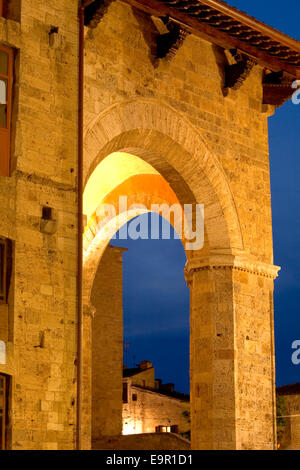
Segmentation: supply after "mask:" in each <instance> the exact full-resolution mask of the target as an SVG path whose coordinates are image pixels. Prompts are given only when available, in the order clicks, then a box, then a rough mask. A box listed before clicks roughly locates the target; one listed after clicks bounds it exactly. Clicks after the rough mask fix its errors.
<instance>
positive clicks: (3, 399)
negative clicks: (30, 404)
mask: <svg viewBox="0 0 300 470" xmlns="http://www.w3.org/2000/svg"><path fill="white" fill-rule="evenodd" d="M7 385H8V384H7V377H6V376H5V375H1V374H0V449H1V450H3V449H5V435H6V422H7V390H8V386H7Z"/></svg>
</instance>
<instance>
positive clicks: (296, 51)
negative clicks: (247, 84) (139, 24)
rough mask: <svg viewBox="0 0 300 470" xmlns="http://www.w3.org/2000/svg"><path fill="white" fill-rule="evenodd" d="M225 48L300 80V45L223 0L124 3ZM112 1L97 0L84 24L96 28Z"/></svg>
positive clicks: (147, 0)
mask: <svg viewBox="0 0 300 470" xmlns="http://www.w3.org/2000/svg"><path fill="white" fill-rule="evenodd" d="M124 1H126V3H129V4H130V5H132V6H134V7H136V8H138V9H140V10H142V11H144V12H146V13H148V14H150V15H153V16H156V17H160V18H166V19H167V22H172V23H174V24H177V25H179V26H180V27H181V28H182V29H183V30H185V31H186V32H187V33H193V34H195V35H198V36H200V37H202V38H203V39H206V40H208V41H210V42H212V43H213V44H217V45H219V46H221V47H223V48H224V49H238V50H239V51H241V52H243V53H244V54H246V55H247V56H249V57H251V58H253V59H255V60H256V61H257V62H258V63H259V64H260V65H261V66H263V67H265V68H267V69H269V70H271V71H273V72H285V73H287V74H289V75H290V76H293V77H299V78H300V42H299V41H297V40H295V39H292V38H290V37H289V36H287V35H285V34H283V33H282V32H280V31H277V30H276V29H274V28H272V27H270V26H267V25H266V24H264V23H263V22H261V21H258V20H256V19H255V18H253V17H252V16H249V15H247V14H246V13H243V12H241V11H239V10H238V9H237V8H234V7H231V6H229V5H228V4H227V3H225V2H223V1H220V0H124ZM108 3H109V2H107V1H106V2H103V1H102V0H95V1H94V2H93V3H92V4H91V5H90V6H89V7H88V8H87V9H86V16H85V24H86V25H88V26H90V27H92V28H93V27H96V26H97V24H98V23H99V22H100V21H101V18H102V15H103V12H104V10H105V9H106V8H107V5H108Z"/></svg>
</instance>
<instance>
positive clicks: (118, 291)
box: [91, 246, 126, 448]
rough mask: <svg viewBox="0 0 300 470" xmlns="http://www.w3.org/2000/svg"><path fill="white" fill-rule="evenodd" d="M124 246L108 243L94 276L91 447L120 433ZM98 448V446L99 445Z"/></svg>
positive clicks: (92, 297) (92, 298)
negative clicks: (105, 437)
mask: <svg viewBox="0 0 300 470" xmlns="http://www.w3.org/2000/svg"><path fill="white" fill-rule="evenodd" d="M124 251H126V249H124V248H119V247H112V246H108V247H107V249H106V250H105V252H104V254H103V256H102V258H101V262H100V264H99V267H98V270H97V273H96V275H95V279H94V283H93V288H92V294H91V301H92V303H93V305H94V306H95V309H96V311H95V316H94V318H93V320H92V327H91V329H92V334H91V341H92V357H91V364H92V447H93V448H99V447H98V446H99V442H100V441H101V439H102V438H103V436H116V435H120V434H122V407H123V403H122V379H123V377H122V376H123V264H122V256H123V252H124ZM100 448H101V447H100Z"/></svg>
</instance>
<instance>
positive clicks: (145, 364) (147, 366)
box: [138, 361, 152, 370]
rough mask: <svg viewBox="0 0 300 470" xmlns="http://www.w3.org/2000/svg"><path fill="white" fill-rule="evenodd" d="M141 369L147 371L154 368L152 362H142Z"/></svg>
mask: <svg viewBox="0 0 300 470" xmlns="http://www.w3.org/2000/svg"><path fill="white" fill-rule="evenodd" d="M138 367H139V369H141V370H146V369H151V367H152V362H150V361H142V362H140V363H139V366H138Z"/></svg>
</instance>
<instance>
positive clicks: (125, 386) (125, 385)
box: [123, 383, 128, 403]
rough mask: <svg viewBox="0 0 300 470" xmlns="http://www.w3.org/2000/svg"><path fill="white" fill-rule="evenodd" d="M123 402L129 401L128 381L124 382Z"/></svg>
mask: <svg viewBox="0 0 300 470" xmlns="http://www.w3.org/2000/svg"><path fill="white" fill-rule="evenodd" d="M123 403H128V389H127V383H123Z"/></svg>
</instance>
